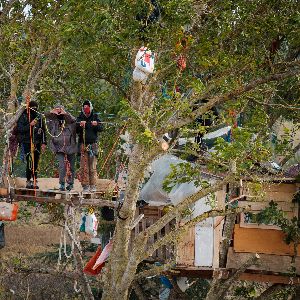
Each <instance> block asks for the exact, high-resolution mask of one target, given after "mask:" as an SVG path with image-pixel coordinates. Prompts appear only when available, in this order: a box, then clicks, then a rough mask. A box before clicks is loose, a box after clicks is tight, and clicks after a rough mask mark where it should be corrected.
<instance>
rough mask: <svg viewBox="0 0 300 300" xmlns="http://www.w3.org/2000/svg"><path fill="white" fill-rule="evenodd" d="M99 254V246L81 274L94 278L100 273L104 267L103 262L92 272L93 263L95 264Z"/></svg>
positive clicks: (100, 250) (100, 249)
mask: <svg viewBox="0 0 300 300" xmlns="http://www.w3.org/2000/svg"><path fill="white" fill-rule="evenodd" d="M101 252H102V248H101V246H99V247H98V249H97V251H96V253H95V254H94V256H93V257H92V258H91V259H90V260H89V261H88V263H87V264H86V266H85V267H84V269H83V272H84V273H85V274H87V275H91V276H96V275H98V274H100V273H101V270H102V268H103V267H104V265H105V262H103V263H102V264H100V265H99V266H97V268H96V269H95V270H93V266H94V265H95V263H96V261H97V259H98V257H99V256H100V254H101Z"/></svg>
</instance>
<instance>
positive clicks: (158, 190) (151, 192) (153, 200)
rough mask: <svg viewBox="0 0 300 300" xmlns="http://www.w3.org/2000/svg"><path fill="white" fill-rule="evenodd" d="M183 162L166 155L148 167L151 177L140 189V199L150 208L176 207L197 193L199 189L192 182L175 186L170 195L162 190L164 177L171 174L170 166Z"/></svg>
mask: <svg viewBox="0 0 300 300" xmlns="http://www.w3.org/2000/svg"><path fill="white" fill-rule="evenodd" d="M184 162H186V161H184V160H182V159H179V158H178V157H176V156H173V155H168V154H167V155H164V156H162V157H160V158H159V159H157V160H155V161H154V162H153V163H152V165H151V166H150V173H152V175H151V177H150V179H149V180H148V182H147V183H146V184H145V185H144V187H143V188H142V190H141V193H140V199H143V200H144V201H146V202H148V203H149V204H150V205H152V206H159V205H166V204H173V205H177V204H178V203H180V202H181V201H182V200H183V199H185V198H186V197H188V196H191V195H193V194H194V193H196V192H197V191H199V190H200V189H201V187H196V186H195V185H194V183H193V182H190V183H181V184H177V185H176V186H174V187H173V189H172V190H171V192H170V193H167V192H166V191H164V190H163V187H162V184H163V182H164V180H165V178H166V176H167V175H168V174H169V173H170V172H171V165H178V164H179V163H184Z"/></svg>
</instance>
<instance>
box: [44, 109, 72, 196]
mask: <svg viewBox="0 0 300 300" xmlns="http://www.w3.org/2000/svg"><path fill="white" fill-rule="evenodd" d="M45 116H46V118H47V126H48V132H49V134H50V136H51V139H50V143H49V147H50V149H51V150H52V151H53V152H54V153H55V155H56V159H57V161H58V165H59V184H60V186H59V189H60V190H61V191H65V190H66V189H67V190H68V191H70V190H72V189H73V187H74V174H75V159H76V153H77V144H76V119H75V117H73V116H72V115H71V114H70V113H68V112H66V110H65V108H64V107H63V106H62V105H59V104H58V105H56V106H55V107H54V109H52V110H51V111H50V112H48V113H46V114H45ZM66 182H67V186H66Z"/></svg>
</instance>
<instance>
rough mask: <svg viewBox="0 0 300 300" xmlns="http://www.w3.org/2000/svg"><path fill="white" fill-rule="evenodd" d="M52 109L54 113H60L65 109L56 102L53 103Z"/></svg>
mask: <svg viewBox="0 0 300 300" xmlns="http://www.w3.org/2000/svg"><path fill="white" fill-rule="evenodd" d="M54 111H55V113H56V114H57V115H60V114H61V113H62V112H64V111H65V108H64V107H63V106H62V105H60V104H57V105H55V107H54Z"/></svg>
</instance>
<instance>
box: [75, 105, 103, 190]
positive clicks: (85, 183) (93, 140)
mask: <svg viewBox="0 0 300 300" xmlns="http://www.w3.org/2000/svg"><path fill="white" fill-rule="evenodd" d="M76 128H77V133H78V136H79V140H78V149H79V151H80V170H81V184H82V187H83V191H85V192H88V191H90V192H95V191H96V181H97V156H98V151H99V150H98V133H99V132H100V131H102V124H101V121H100V119H99V117H98V115H97V114H96V113H95V112H94V111H93V105H92V103H91V102H90V101H88V100H86V101H84V102H83V103H82V110H81V113H80V115H79V116H78V118H77V121H76Z"/></svg>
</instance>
